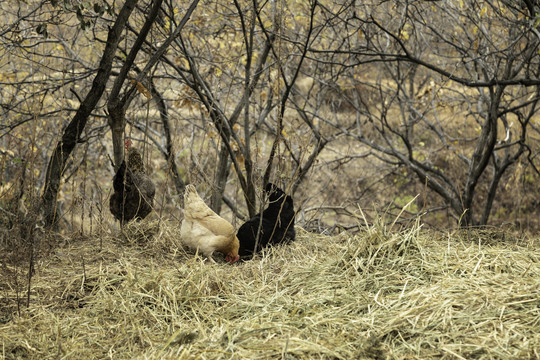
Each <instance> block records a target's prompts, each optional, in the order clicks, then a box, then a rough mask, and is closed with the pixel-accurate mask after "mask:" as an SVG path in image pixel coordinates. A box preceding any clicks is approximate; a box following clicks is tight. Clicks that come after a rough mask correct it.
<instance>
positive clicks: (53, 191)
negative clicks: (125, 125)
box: [42, 0, 137, 228]
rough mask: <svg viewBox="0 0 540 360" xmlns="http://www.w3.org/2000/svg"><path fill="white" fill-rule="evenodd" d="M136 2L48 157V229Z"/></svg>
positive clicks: (130, 1)
mask: <svg viewBox="0 0 540 360" xmlns="http://www.w3.org/2000/svg"><path fill="white" fill-rule="evenodd" d="M136 4H137V0H126V2H125V3H124V6H123V7H122V9H121V10H120V13H119V14H118V18H117V19H116V22H115V24H114V25H113V27H112V28H111V29H110V30H109V34H108V37H107V45H106V46H105V50H104V52H103V57H102V58H101V62H100V64H99V68H98V72H97V74H96V77H95V78H94V82H93V84H92V88H91V89H90V91H89V92H88V95H87V96H86V98H85V99H84V100H83V102H82V103H81V105H80V107H79V109H78V110H77V113H76V114H75V116H74V117H73V119H72V120H71V122H70V123H69V125H68V126H67V127H66V129H65V131H64V134H63V135H62V139H60V141H59V142H58V144H57V145H56V148H55V149H54V151H53V153H52V155H51V157H50V159H49V165H48V167H47V174H46V178H45V185H44V188H43V195H42V204H43V216H44V221H45V226H46V227H48V228H52V227H53V225H55V224H56V223H57V221H58V219H57V212H56V209H57V202H56V199H57V196H58V191H59V189H60V182H61V179H62V174H63V172H64V170H65V165H66V161H67V159H68V158H69V156H70V155H71V153H72V152H73V149H74V148H75V145H76V144H77V142H78V141H79V139H80V137H81V134H82V132H83V130H84V128H85V126H86V123H87V121H88V117H89V116H90V113H91V112H92V110H93V109H94V108H95V106H96V104H97V103H98V101H99V99H100V98H101V96H102V94H103V92H104V91H105V85H106V84H107V80H108V79H109V76H110V73H111V69H112V63H113V59H114V54H115V53H116V49H117V47H118V43H119V42H120V38H121V35H122V31H123V30H124V27H125V25H126V23H127V21H128V19H129V16H130V15H131V12H132V11H133V9H134V8H135V5H136Z"/></svg>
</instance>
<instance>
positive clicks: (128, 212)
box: [109, 141, 156, 225]
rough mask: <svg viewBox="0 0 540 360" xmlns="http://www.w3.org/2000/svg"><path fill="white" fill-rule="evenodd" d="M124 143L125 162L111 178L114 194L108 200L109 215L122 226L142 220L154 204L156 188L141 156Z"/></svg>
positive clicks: (128, 143)
mask: <svg viewBox="0 0 540 360" xmlns="http://www.w3.org/2000/svg"><path fill="white" fill-rule="evenodd" d="M130 145H131V142H130V141H126V149H127V164H126V160H124V161H122V164H121V165H120V167H119V168H118V171H117V172H116V175H114V178H113V188H114V193H113V194H112V196H111V198H110V200H109V208H110V210H111V213H112V214H113V215H114V217H115V218H116V219H117V220H120V224H121V225H123V224H125V223H127V222H128V221H130V220H132V219H137V220H142V219H144V218H145V217H146V216H148V214H150V212H152V207H153V204H154V195H155V194H156V186H155V184H154V182H153V181H152V180H151V179H150V177H149V176H148V175H147V174H146V173H145V171H144V165H143V160H142V156H141V154H140V153H139V151H138V150H137V149H135V148H132V147H130Z"/></svg>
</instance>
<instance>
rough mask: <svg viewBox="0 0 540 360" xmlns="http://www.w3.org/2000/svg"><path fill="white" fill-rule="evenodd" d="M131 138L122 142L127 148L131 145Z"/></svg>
mask: <svg viewBox="0 0 540 360" xmlns="http://www.w3.org/2000/svg"><path fill="white" fill-rule="evenodd" d="M131 144H132V143H131V139H127V140H126V142H125V143H124V148H125V149H126V150H127V149H129V148H130V147H131Z"/></svg>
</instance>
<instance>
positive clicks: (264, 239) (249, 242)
mask: <svg viewBox="0 0 540 360" xmlns="http://www.w3.org/2000/svg"><path fill="white" fill-rule="evenodd" d="M264 190H265V192H266V194H267V196H268V207H267V208H266V209H265V210H264V211H263V212H262V213H259V214H257V215H255V216H254V217H253V218H251V219H249V220H248V221H246V222H245V223H244V224H243V225H242V226H241V227H240V229H238V232H237V234H236V236H237V237H238V240H240V250H239V254H240V256H241V257H242V258H244V259H245V258H250V257H251V256H253V254H254V253H257V252H259V251H261V250H262V249H264V248H266V247H268V246H272V245H276V244H281V243H289V242H291V241H294V239H295V237H296V233H295V231H294V217H295V212H294V203H293V199H292V197H290V196H289V195H287V194H285V192H284V191H283V190H282V189H280V188H279V187H277V186H276V185H274V184H272V183H269V184H267V185H266V186H265V188H264ZM259 228H260V230H261V231H260V235H259V241H258V242H257V235H258V230H259Z"/></svg>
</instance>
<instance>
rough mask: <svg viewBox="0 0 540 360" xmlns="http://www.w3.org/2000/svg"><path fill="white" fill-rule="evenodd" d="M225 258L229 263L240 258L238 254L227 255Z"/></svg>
mask: <svg viewBox="0 0 540 360" xmlns="http://www.w3.org/2000/svg"><path fill="white" fill-rule="evenodd" d="M225 260H227V261H228V262H229V263H231V264H234V263H235V262H237V261H238V260H240V255H236V256H233V255H227V256H226V257H225Z"/></svg>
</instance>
